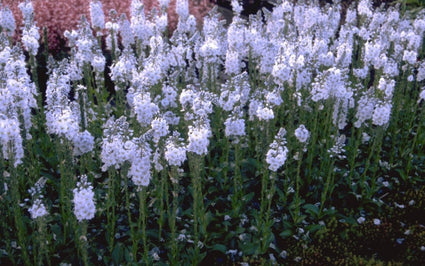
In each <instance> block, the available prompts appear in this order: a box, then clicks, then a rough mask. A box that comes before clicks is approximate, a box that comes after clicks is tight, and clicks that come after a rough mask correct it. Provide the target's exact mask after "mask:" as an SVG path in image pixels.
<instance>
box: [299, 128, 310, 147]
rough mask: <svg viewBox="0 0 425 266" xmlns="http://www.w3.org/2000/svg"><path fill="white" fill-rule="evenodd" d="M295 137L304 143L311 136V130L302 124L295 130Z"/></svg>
mask: <svg viewBox="0 0 425 266" xmlns="http://www.w3.org/2000/svg"><path fill="white" fill-rule="evenodd" d="M295 137H297V139H298V141H299V142H301V143H304V142H306V141H307V140H308V138H309V137H310V132H309V131H308V130H307V129H306V128H305V126H304V125H300V126H299V127H298V128H297V129H296V130H295Z"/></svg>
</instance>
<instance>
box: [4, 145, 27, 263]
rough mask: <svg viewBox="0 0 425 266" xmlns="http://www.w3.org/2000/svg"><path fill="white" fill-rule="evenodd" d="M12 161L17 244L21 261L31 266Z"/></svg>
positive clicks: (11, 179)
mask: <svg viewBox="0 0 425 266" xmlns="http://www.w3.org/2000/svg"><path fill="white" fill-rule="evenodd" d="M10 146H11V147H10V151H12V145H10ZM13 157H14V155H13V154H10V157H9V158H13ZM13 164H14V162H13V159H10V167H9V171H10V183H11V192H12V208H13V217H14V220H15V227H16V230H17V233H18V243H19V247H20V248H21V252H22V259H23V260H24V264H25V265H32V263H31V261H30V257H29V255H28V251H27V246H28V245H27V244H26V239H27V232H26V231H27V230H26V227H25V224H24V219H23V218H22V211H21V206H19V203H20V192H19V175H18V169H16V168H15V167H14V166H13Z"/></svg>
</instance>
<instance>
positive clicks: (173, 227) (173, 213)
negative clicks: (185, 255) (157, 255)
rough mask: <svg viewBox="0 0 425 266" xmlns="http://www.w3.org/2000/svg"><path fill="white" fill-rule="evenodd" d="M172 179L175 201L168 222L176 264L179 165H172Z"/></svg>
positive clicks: (174, 262)
mask: <svg viewBox="0 0 425 266" xmlns="http://www.w3.org/2000/svg"><path fill="white" fill-rule="evenodd" d="M169 175H170V180H171V183H172V186H173V189H172V195H173V201H172V206H171V208H169V212H168V224H169V226H170V231H171V232H170V238H171V245H170V246H171V257H170V260H171V263H172V264H173V265H176V264H177V262H178V252H179V251H178V242H177V234H176V233H177V225H176V221H177V220H176V219H177V210H178V206H179V169H178V167H177V166H171V169H170V172H169Z"/></svg>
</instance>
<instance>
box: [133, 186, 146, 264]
mask: <svg viewBox="0 0 425 266" xmlns="http://www.w3.org/2000/svg"><path fill="white" fill-rule="evenodd" d="M138 194H139V220H138V226H137V227H138V228H137V229H138V230H137V233H138V234H139V232H140V229H141V231H142V241H143V251H144V258H145V262H146V265H149V247H148V240H147V239H148V238H147V236H146V224H147V209H146V198H147V194H146V187H142V188H140V191H139V192H138ZM140 226H141V228H140ZM136 248H137V247H136Z"/></svg>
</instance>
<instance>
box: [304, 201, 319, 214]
mask: <svg viewBox="0 0 425 266" xmlns="http://www.w3.org/2000/svg"><path fill="white" fill-rule="evenodd" d="M303 208H304V209H305V210H306V212H307V213H309V214H310V215H312V216H314V217H317V216H318V215H319V207H317V206H316V205H314V204H306V205H304V206H303Z"/></svg>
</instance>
